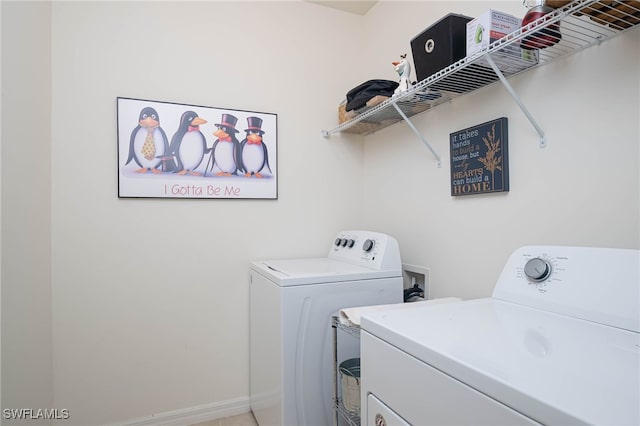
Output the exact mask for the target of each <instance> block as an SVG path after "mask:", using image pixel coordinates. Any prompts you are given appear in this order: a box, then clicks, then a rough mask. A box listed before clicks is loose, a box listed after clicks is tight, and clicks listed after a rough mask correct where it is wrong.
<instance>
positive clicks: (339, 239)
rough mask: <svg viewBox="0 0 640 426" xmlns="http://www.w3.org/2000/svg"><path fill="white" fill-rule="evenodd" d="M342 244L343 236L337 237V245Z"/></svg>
mask: <svg viewBox="0 0 640 426" xmlns="http://www.w3.org/2000/svg"><path fill="white" fill-rule="evenodd" d="M340 244H342V238H336V241H335V245H336V246H340Z"/></svg>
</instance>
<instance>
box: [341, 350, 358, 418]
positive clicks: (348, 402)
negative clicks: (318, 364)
mask: <svg viewBox="0 0 640 426" xmlns="http://www.w3.org/2000/svg"><path fill="white" fill-rule="evenodd" d="M340 383H341V385H342V403H343V404H344V408H345V409H346V410H347V411H349V412H351V413H356V414H357V413H359V412H360V358H351V359H347V360H346V361H343V362H341V363H340Z"/></svg>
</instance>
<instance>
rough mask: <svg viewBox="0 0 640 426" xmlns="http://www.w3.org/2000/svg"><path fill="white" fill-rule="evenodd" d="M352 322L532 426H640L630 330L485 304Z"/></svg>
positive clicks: (639, 351) (638, 371) (637, 355)
mask: <svg viewBox="0 0 640 426" xmlns="http://www.w3.org/2000/svg"><path fill="white" fill-rule="evenodd" d="M409 305H410V304H409ZM361 326H362V328H363V329H364V330H365V331H367V332H369V333H371V334H373V335H375V336H377V337H379V338H381V339H382V340H385V341H387V342H389V343H390V344H391V345H393V346H396V347H397V348H399V349H401V350H403V351H405V352H407V353H409V354H410V355H412V356H414V357H416V358H418V359H420V360H422V361H424V362H426V363H428V364H430V365H431V366H433V367H435V368H437V369H438V370H441V371H443V372H444V373H446V374H448V375H450V376H453V377H455V378H457V379H458V380H460V381H462V382H464V383H466V384H468V385H469V386H471V387H473V388H475V389H477V390H479V391H480V392H482V393H484V394H486V395H488V396H490V397H492V398H494V399H496V400H499V401H501V402H502V403H504V404H505V405H507V406H509V407H511V408H513V409H515V410H516V411H519V412H521V413H522V414H524V415H526V416H529V417H530V418H532V419H534V420H536V421H538V422H540V423H543V424H572V423H576V422H579V423H580V422H584V423H588V424H611V425H613V424H615V425H627V424H633V425H638V424H640V337H639V336H640V335H639V334H638V333H635V332H632V331H628V330H624V329H620V328H615V327H610V326H605V325H602V324H597V323H593V322H589V321H585V320H581V319H577V318H572V317H568V316H564V315H560V314H556V313H552V312H547V311H541V310H538V309H535V308H529V307H526V306H522V305H518V304H514V303H510V302H504V301H500V300H495V299H478V300H471V301H465V302H459V303H452V304H442V305H434V306H429V307H420V308H411V307H410V306H407V307H406V308H404V309H400V310H394V311H380V312H370V313H367V314H365V315H364V316H363V317H362V323H361Z"/></svg>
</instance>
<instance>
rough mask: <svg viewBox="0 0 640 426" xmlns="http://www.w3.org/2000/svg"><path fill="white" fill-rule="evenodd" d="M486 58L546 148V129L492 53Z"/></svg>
mask: <svg viewBox="0 0 640 426" xmlns="http://www.w3.org/2000/svg"><path fill="white" fill-rule="evenodd" d="M486 59H487V62H488V63H489V65H491V68H493V72H495V73H496V75H497V76H498V78H499V79H500V81H501V82H502V85H503V86H504V87H505V89H507V92H509V94H510V95H511V97H512V98H513V100H514V101H515V102H516V104H518V106H519V107H520V110H522V112H523V113H524V115H525V116H527V118H528V119H529V122H530V123H531V125H532V126H533V127H534V128H535V129H536V132H538V135H539V136H540V148H545V147H546V146H547V138H546V136H545V134H544V130H542V127H540V126H539V125H538V123H537V122H536V120H535V118H533V116H532V115H531V113H530V112H529V110H528V109H527V107H526V106H525V105H524V103H523V102H522V100H521V99H520V97H519V96H518V94H517V93H516V91H515V90H514V89H513V87H512V86H511V84H509V81H508V80H507V79H506V77H505V76H504V74H502V71H500V69H499V68H498V66H497V65H496V63H495V62H494V61H493V58H492V57H491V55H490V54H488V55H487V56H486Z"/></svg>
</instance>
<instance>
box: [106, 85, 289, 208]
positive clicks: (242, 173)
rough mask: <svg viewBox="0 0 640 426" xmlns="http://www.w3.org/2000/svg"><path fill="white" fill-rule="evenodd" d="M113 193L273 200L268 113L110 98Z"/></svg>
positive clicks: (272, 134) (272, 128)
mask: <svg viewBox="0 0 640 426" xmlns="http://www.w3.org/2000/svg"><path fill="white" fill-rule="evenodd" d="M117 120H118V123H117V132H118V197H120V198H207V199H212V198H214V199H247V198H253V199H277V198H278V155H277V154H278V117H277V115H276V114H274V113H267V112H256V111H242V110H233V109H224V108H213V107H207V106H196V105H186V104H178V103H171V102H160V101H150V100H144V99H132V98H124V97H118V98H117Z"/></svg>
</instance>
